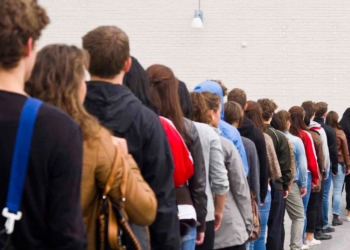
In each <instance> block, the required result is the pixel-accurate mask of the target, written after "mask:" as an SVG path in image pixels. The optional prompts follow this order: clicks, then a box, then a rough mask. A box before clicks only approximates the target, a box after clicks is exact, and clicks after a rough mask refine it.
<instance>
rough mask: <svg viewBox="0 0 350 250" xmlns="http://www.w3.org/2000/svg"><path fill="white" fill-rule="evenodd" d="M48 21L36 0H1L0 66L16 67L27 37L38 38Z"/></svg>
mask: <svg viewBox="0 0 350 250" xmlns="http://www.w3.org/2000/svg"><path fill="white" fill-rule="evenodd" d="M49 22H50V20H49V17H48V16H47V14H46V11H45V10H44V9H43V8H42V7H41V6H40V5H39V4H38V3H37V1H36V0H1V1H0V68H3V69H12V68H15V67H17V65H18V62H19V61H20V60H21V58H22V57H23V56H24V54H25V52H26V45H27V42H28V40H29V38H32V39H33V41H34V42H35V41H36V40H38V39H39V38H40V36H41V31H42V30H43V29H44V28H45V27H46V25H48V24H49Z"/></svg>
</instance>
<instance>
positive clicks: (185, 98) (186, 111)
mask: <svg viewBox="0 0 350 250" xmlns="http://www.w3.org/2000/svg"><path fill="white" fill-rule="evenodd" d="M178 95H179V100H180V105H181V109H182V113H183V115H184V116H185V117H186V118H188V119H191V116H192V110H193V107H192V103H191V98H190V93H189V92H188V89H187V87H186V84H185V83H184V82H182V81H179V88H178Z"/></svg>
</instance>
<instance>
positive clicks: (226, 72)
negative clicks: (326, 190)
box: [40, 0, 350, 114]
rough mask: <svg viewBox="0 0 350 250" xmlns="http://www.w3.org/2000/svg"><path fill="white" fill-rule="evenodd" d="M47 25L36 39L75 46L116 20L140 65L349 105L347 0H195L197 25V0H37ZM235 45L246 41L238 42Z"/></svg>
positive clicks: (281, 101) (297, 99)
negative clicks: (195, 22)
mask: <svg viewBox="0 0 350 250" xmlns="http://www.w3.org/2000/svg"><path fill="white" fill-rule="evenodd" d="M41 3H42V4H43V5H44V6H46V7H47V10H48V12H49V15H50V17H51V21H52V23H51V24H50V26H49V27H48V29H47V30H46V31H45V33H44V36H43V38H42V40H41V43H40V45H41V46H43V45H46V44H48V43H59V42H61V43H62V42H64V43H69V44H76V45H80V44H81V37H82V35H84V34H85V33H86V32H87V31H88V30H90V29H92V28H94V27H96V26H98V25H104V24H109V25H118V26H120V27H121V28H122V29H123V30H125V31H126V32H127V34H128V35H129V38H130V40H131V50H132V54H133V55H134V56H135V57H137V58H138V59H139V61H140V62H141V63H142V64H143V65H144V66H145V67H148V66H149V65H151V64H153V63H162V64H165V65H167V66H170V67H171V68H172V69H173V70H174V72H175V74H176V75H177V76H178V77H179V78H180V79H181V80H183V81H185V82H186V83H187V85H188V87H189V89H192V88H193V87H194V86H195V85H196V84H197V83H199V82H201V81H202V80H205V79H221V80H222V81H223V82H224V83H225V84H226V85H227V86H228V87H229V89H231V88H234V87H240V88H243V89H245V90H246V92H247V94H248V99H252V100H256V99H257V98H261V97H270V98H272V99H274V100H275V101H276V102H277V103H278V105H279V107H280V108H285V109H288V108H289V107H291V106H292V105H300V104H301V102H302V101H304V100H307V99H312V100H314V101H321V100H322V101H326V102H328V103H329V104H330V109H334V110H336V111H338V112H339V113H340V114H342V113H343V112H344V110H345V109H346V108H347V107H349V106H350V102H349V97H350V85H349V83H350V1H349V0H334V1H330V0H307V1H305V0H293V1H292V0H289V1H287V0H265V1H262V0H249V1H243V0H215V1H214V0H202V10H203V12H204V29H202V30H195V29H191V27H190V25H191V21H192V18H193V15H194V10H195V9H196V8H197V5H198V1H197V0H176V1H170V0H142V1H141V0H139V1H137V0H127V1H121V0H101V1H97V0H41ZM242 43H247V47H246V48H242V46H241V45H242Z"/></svg>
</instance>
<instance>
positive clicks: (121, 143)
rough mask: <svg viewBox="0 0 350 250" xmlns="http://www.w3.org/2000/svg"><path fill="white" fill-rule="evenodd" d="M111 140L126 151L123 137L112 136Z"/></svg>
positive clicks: (126, 146) (126, 145) (126, 147)
mask: <svg viewBox="0 0 350 250" xmlns="http://www.w3.org/2000/svg"><path fill="white" fill-rule="evenodd" d="M112 142H113V144H114V145H116V146H118V147H121V148H122V150H123V151H124V152H125V153H128V144H127V143H126V140H125V139H124V138H119V137H115V136H112Z"/></svg>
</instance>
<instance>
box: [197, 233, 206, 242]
mask: <svg viewBox="0 0 350 250" xmlns="http://www.w3.org/2000/svg"><path fill="white" fill-rule="evenodd" d="M204 237H205V233H204V232H201V233H197V237H196V245H202V244H203V242H204Z"/></svg>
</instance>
